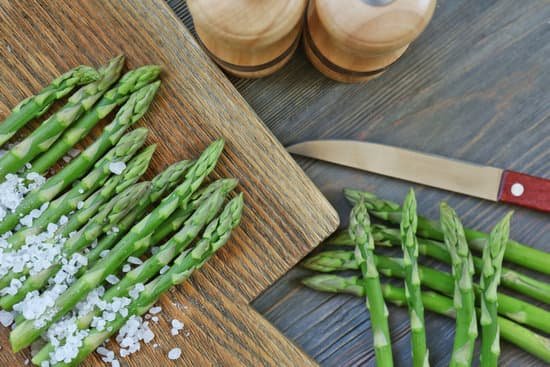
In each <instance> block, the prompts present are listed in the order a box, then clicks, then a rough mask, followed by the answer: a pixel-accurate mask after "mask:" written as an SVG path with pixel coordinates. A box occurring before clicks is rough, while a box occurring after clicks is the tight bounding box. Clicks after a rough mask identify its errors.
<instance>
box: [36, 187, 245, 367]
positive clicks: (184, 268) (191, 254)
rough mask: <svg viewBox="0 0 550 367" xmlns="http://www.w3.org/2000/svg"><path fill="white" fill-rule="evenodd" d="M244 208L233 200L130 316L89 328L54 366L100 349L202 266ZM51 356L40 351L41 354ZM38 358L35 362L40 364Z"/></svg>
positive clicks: (79, 359)
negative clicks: (77, 345)
mask: <svg viewBox="0 0 550 367" xmlns="http://www.w3.org/2000/svg"><path fill="white" fill-rule="evenodd" d="M242 209H243V198H242V194H241V195H239V196H237V197H236V198H234V199H233V200H231V201H230V202H229V203H228V204H227V206H226V207H225V209H224V210H223V212H222V213H221V214H220V216H219V217H218V218H217V219H215V220H214V221H213V222H211V223H210V224H209V225H208V227H207V228H206V229H205V231H204V234H203V236H202V239H201V240H200V241H199V242H198V243H197V245H196V246H195V247H194V248H193V249H191V250H188V251H185V252H184V253H182V254H181V255H180V256H178V257H177V258H176V260H174V263H173V264H172V266H171V267H170V269H169V270H168V271H167V272H166V273H165V274H162V275H159V276H157V277H156V278H155V279H154V280H152V281H151V282H149V283H148V284H147V285H146V286H145V290H144V291H142V292H141V293H140V295H139V297H138V298H137V299H136V300H134V301H133V302H132V303H131V304H130V305H129V306H128V311H129V312H128V315H127V316H125V317H123V316H121V315H120V314H117V317H116V318H115V320H113V321H110V322H108V323H107V325H106V327H105V330H103V331H99V330H97V329H92V330H90V334H89V335H88V336H87V337H86V338H85V339H84V342H83V346H82V347H81V348H80V349H79V353H78V355H77V357H76V358H75V360H73V361H71V362H70V363H69V364H64V363H59V364H56V365H55V366H57V367H62V366H71V365H75V364H78V363H80V362H82V361H83V360H84V359H85V358H86V357H87V356H88V355H89V354H90V353H92V352H93V351H94V350H96V349H97V347H99V346H100V345H101V344H102V343H103V342H104V341H105V340H106V339H107V338H109V337H110V336H111V335H113V334H114V333H116V331H117V330H119V329H120V328H121V327H122V326H123V325H124V324H125V323H126V321H127V320H128V319H129V318H130V317H131V316H133V315H142V314H144V313H145V312H147V311H148V310H149V309H150V308H151V307H152V306H153V305H154V304H155V303H156V302H157V301H158V299H159V298H160V296H161V295H162V294H163V293H165V292H166V291H168V290H169V289H170V288H171V287H172V286H174V285H177V284H180V283H182V282H183V281H185V280H186V279H188V278H189V277H190V276H191V274H193V272H194V271H195V270H198V269H200V268H201V267H202V266H203V265H204V264H205V263H206V261H208V259H209V258H211V257H212V255H214V254H215V253H216V251H217V250H218V249H220V248H221V247H222V246H223V245H224V244H225V243H226V242H227V240H228V239H229V237H230V235H231V232H232V231H233V229H234V228H235V227H237V226H238V224H239V222H240V219H241V214H242ZM44 355H49V354H47V353H42V352H40V353H39V354H38V355H37V357H38V356H44ZM41 362H42V361H41V360H38V359H37V358H35V359H33V363H41Z"/></svg>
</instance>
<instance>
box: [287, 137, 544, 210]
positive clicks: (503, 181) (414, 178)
mask: <svg viewBox="0 0 550 367" xmlns="http://www.w3.org/2000/svg"><path fill="white" fill-rule="evenodd" d="M287 150H288V151H289V152H290V153H292V154H296V155H301V156H305V157H309V158H314V159H319V160H323V161H327V162H331V163H336V164H339V165H342V166H347V167H352V168H357V169H360V170H364V171H369V172H373V173H377V174H380V175H384V176H389V177H394V178H398V179H402V180H406V181H411V182H416V183H420V184H424V185H427V186H432V187H436V188H440V189H444V190H448V191H453V192H457V193H461V194H465V195H469V196H473V197H477V198H481V199H486V200H491V201H499V202H505V203H510V204H515V205H520V206H524V207H528V208H531V209H536V210H540V211H543V212H550V180H549V179H545V178H541V177H535V176H530V175H527V174H524V173H520V172H515V171H510V170H503V169H500V168H495V167H490V166H482V165H478V164H473V163H467V162H462V161H458V160H455V159H451V158H445V157H441V156H436V155H431V154H425V153H419V152H415V151H412V150H408V149H402V148H397V147H392V146H387V145H383V144H375V143H368V142H362V141H353V140H316V141H306V142H303V143H298V144H295V145H292V146H289V147H287Z"/></svg>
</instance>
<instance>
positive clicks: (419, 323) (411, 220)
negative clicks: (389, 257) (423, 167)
mask: <svg viewBox="0 0 550 367" xmlns="http://www.w3.org/2000/svg"><path fill="white" fill-rule="evenodd" d="M417 222H418V219H417V215H416V198H415V196H414V191H413V190H412V189H411V190H410V191H409V194H408V195H407V197H406V198H405V202H404V203H403V212H402V216H401V247H402V249H403V267H404V269H405V290H406V292H405V295H406V296H407V304H408V306H409V317H410V319H411V344H412V349H411V350H412V357H413V366H416V367H422V366H429V365H430V361H429V353H428V348H427V347H426V328H425V326H424V305H423V304H422V296H421V292H420V280H421V279H420V277H419V276H418V262H417V258H418V241H417V239H416V227H417Z"/></svg>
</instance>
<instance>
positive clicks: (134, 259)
mask: <svg viewBox="0 0 550 367" xmlns="http://www.w3.org/2000/svg"><path fill="white" fill-rule="evenodd" d="M128 262H129V263H130V264H133V265H141V264H143V261H141V259H140V258H138V257H135V256H130V257H129V258H128Z"/></svg>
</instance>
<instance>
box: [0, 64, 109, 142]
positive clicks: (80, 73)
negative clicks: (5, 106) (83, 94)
mask: <svg viewBox="0 0 550 367" xmlns="http://www.w3.org/2000/svg"><path fill="white" fill-rule="evenodd" d="M97 79H99V73H98V72H97V71H96V70H95V69H94V68H91V67H89V66H85V65H80V66H77V67H76V68H74V69H72V70H69V71H68V72H66V73H65V74H63V75H61V76H59V77H58V78H56V79H54V80H53V81H52V82H51V83H50V85H48V86H47V87H46V88H44V89H42V90H41V91H40V93H38V94H36V95H34V96H31V97H29V98H26V99H25V100H23V101H21V102H20V103H19V104H18V105H17V106H15V107H14V108H13V110H12V111H11V114H10V115H9V116H8V117H6V119H5V120H4V121H3V122H2V124H0V146H2V145H3V144H4V143H5V142H7V141H8V140H9V139H10V138H11V137H12V136H13V135H14V134H15V133H16V132H17V131H18V130H19V129H21V128H22V127H23V126H25V125H26V124H27V122H29V121H30V120H32V119H34V118H36V117H39V116H41V115H42V114H44V113H45V112H46V111H47V110H48V109H49V108H50V107H51V105H52V104H53V103H54V102H55V101H56V100H58V99H61V98H63V97H65V96H66V95H67V94H69V93H70V92H71V91H72V90H73V89H74V88H75V87H77V86H79V85H83V84H88V83H91V82H93V81H95V80H97Z"/></svg>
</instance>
